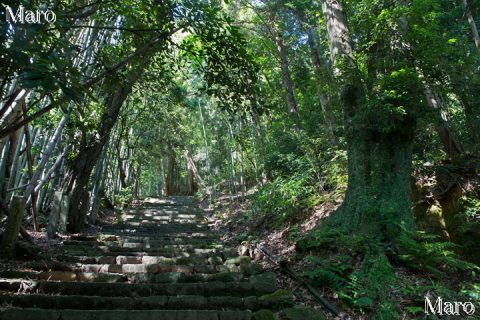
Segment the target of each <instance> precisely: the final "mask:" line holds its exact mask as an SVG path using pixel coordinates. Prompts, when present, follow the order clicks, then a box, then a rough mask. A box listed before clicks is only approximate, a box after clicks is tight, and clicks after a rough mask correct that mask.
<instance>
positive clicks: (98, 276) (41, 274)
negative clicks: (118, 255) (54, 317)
mask: <svg viewBox="0 0 480 320" xmlns="http://www.w3.org/2000/svg"><path fill="white" fill-rule="evenodd" d="M0 278H7V279H29V280H50V281H69V282H70V281H83V282H126V281H128V280H129V279H128V277H127V276H126V275H119V274H113V273H98V272H72V271H3V272H0Z"/></svg>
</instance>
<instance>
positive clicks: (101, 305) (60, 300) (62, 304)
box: [0, 294, 290, 311]
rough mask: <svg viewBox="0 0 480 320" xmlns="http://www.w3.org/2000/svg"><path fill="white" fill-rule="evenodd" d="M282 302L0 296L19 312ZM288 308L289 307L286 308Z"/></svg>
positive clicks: (274, 304)
mask: <svg viewBox="0 0 480 320" xmlns="http://www.w3.org/2000/svg"><path fill="white" fill-rule="evenodd" d="M282 303H284V301H283V300H272V299H269V300H265V299H263V297H256V296H247V297H235V296H210V297H205V296H202V295H179V296H153V295H152V296H148V297H136V298H130V297H102V296H83V295H70V296H61V295H44V294H30V295H0V305H2V304H7V305H9V306H11V307H19V308H42V309H83V310H114V309H128V310H148V309H156V310H161V309H169V310H219V309H220V310H225V309H227V310H242V309H248V310H253V311H254V310H259V309H262V308H268V309H272V310H278V309H279V308H281V307H282V306H284V304H282ZM285 305H286V306H290V304H285Z"/></svg>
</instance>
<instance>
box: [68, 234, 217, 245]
mask: <svg viewBox="0 0 480 320" xmlns="http://www.w3.org/2000/svg"><path fill="white" fill-rule="evenodd" d="M219 239H220V237H219V236H218V235H214V236H212V237H206V236H205V235H204V234H202V235H200V236H195V237H192V236H191V235H190V234H188V235H185V236H183V237H175V236H168V235H161V234H153V235H152V234H149V235H148V236H144V237H142V236H129V235H126V236H121V235H114V234H99V235H73V236H71V237H70V239H69V240H66V241H81V242H85V243H86V244H88V243H91V242H97V241H99V242H109V241H123V242H148V241H165V242H167V243H176V242H181V243H189V242H190V241H191V242H192V243H193V242H196V241H198V242H202V241H205V242H215V241H218V240H219Z"/></svg>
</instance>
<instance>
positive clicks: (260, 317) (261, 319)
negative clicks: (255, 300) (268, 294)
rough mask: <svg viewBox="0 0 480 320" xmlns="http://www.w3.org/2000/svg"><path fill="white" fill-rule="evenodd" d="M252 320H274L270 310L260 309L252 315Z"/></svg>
mask: <svg viewBox="0 0 480 320" xmlns="http://www.w3.org/2000/svg"><path fill="white" fill-rule="evenodd" d="M253 319H254V320H276V318H275V316H274V315H273V312H272V311H271V310H266V309H262V310H259V311H257V312H255V313H254V314H253Z"/></svg>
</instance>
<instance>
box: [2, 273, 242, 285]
mask: <svg viewBox="0 0 480 320" xmlns="http://www.w3.org/2000/svg"><path fill="white" fill-rule="evenodd" d="M0 278H4V279H28V280H50V281H69V282H71V281H82V282H130V283H133V282H135V283H175V282H203V281H205V282H208V281H222V282H240V281H247V278H246V277H245V275H244V274H243V273H241V272H231V271H226V272H219V273H195V274H185V273H183V272H162V273H157V274H151V273H132V274H125V275H123V274H122V275H119V274H112V273H85V272H71V271H3V272H1V273H0Z"/></svg>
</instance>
